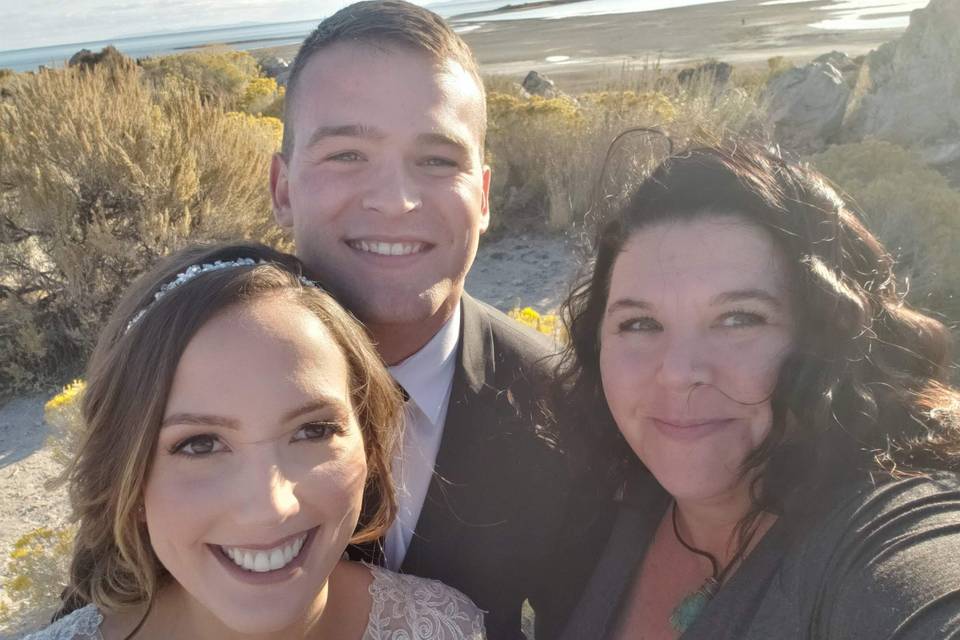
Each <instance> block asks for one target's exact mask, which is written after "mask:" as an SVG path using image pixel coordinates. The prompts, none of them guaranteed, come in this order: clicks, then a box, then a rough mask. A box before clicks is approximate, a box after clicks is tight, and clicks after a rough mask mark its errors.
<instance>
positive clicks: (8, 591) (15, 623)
mask: <svg viewBox="0 0 960 640" xmlns="http://www.w3.org/2000/svg"><path fill="white" fill-rule="evenodd" d="M74 533H75V531H74V528H73V527H71V526H67V527H62V528H58V529H51V528H48V527H40V528H39V529H34V530H33V531H29V532H27V533H26V534H24V535H22V536H21V537H20V538H19V539H18V540H17V541H16V542H15V543H14V545H13V551H11V552H10V555H9V556H8V557H7V562H6V566H5V568H4V569H5V571H4V576H5V577H4V579H3V582H2V587H3V593H4V596H5V598H6V601H5V602H0V624H2V625H3V626H4V627H6V628H7V629H9V630H11V631H17V630H22V629H26V628H29V627H32V626H35V625H37V624H41V623H43V622H44V621H46V620H49V619H50V614H51V613H52V612H53V610H54V609H55V608H56V607H57V605H58V603H59V600H60V592H61V591H62V590H63V587H64V585H65V583H66V579H67V572H68V571H69V564H70V555H71V549H72V546H73V537H74Z"/></svg>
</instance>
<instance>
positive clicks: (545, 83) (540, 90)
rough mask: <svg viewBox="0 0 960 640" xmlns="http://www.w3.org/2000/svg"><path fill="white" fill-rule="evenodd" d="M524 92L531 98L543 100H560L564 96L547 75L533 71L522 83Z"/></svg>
mask: <svg viewBox="0 0 960 640" xmlns="http://www.w3.org/2000/svg"><path fill="white" fill-rule="evenodd" d="M521 86H522V87H523V90H524V91H526V92H527V94H529V95H531V96H540V97H541V98H559V97H560V96H562V95H563V92H561V91H560V90H559V89H557V85H556V84H554V82H553V80H551V79H550V78H548V77H547V76H545V75H542V74H540V73H537V72H536V71H531V72H530V73H528V74H527V77H526V78H524V79H523V82H522V83H521Z"/></svg>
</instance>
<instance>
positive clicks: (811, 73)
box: [764, 62, 850, 153]
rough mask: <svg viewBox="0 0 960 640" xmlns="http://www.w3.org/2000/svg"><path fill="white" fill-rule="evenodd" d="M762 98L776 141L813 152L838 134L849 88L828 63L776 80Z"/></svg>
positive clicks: (816, 63)
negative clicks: (766, 104)
mask: <svg viewBox="0 0 960 640" xmlns="http://www.w3.org/2000/svg"><path fill="white" fill-rule="evenodd" d="M764 97H765V100H766V101H767V103H768V105H769V107H768V113H769V117H770V120H771V122H772V124H773V125H774V133H775V136H776V138H777V141H778V142H780V143H781V144H783V145H784V146H786V147H787V148H789V149H791V150H794V151H798V152H801V153H813V152H817V151H821V150H823V148H824V147H825V146H826V145H827V144H828V143H830V142H831V141H833V140H834V139H835V138H836V137H837V135H838V134H839V133H840V127H841V125H842V124H843V117H844V114H845V113H846V108H847V100H848V99H849V97H850V87H849V85H847V83H846V82H845V81H844V79H843V75H842V74H841V73H840V71H839V70H837V68H836V67H834V66H833V65H832V64H831V63H829V62H813V63H811V64H808V65H807V66H805V67H794V68H792V69H789V70H787V71H785V72H784V73H782V74H780V75H779V76H777V77H775V78H774V79H773V80H771V81H770V83H769V84H768V85H767V87H766V92H765V96H764Z"/></svg>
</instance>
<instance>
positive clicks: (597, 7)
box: [0, 0, 927, 71]
mask: <svg viewBox="0 0 960 640" xmlns="http://www.w3.org/2000/svg"><path fill="white" fill-rule="evenodd" d="M725 1H728V0H643V2H642V3H641V2H638V1H637V0H586V1H585V2H576V3H573V4H567V5H560V6H555V7H544V8H539V9H529V10H525V11H511V12H505V13H500V14H494V15H490V16H484V17H483V18H482V19H474V20H470V19H464V20H456V21H454V26H455V28H456V29H457V30H458V31H460V32H462V33H468V32H469V31H471V30H472V29H474V28H476V26H477V23H478V22H495V21H499V20H520V19H530V18H545V19H562V18H568V17H573V16H584V15H600V14H612V13H632V12H636V11H641V10H642V11H654V10H658V9H668V8H673V7H679V6H686V5H693V4H708V3H711V2H725ZM810 1H812V0H769V2H767V3H765V4H787V3H802V2H810ZM511 3H512V4H520V3H521V0H437V1H435V2H425V3H424V4H425V6H427V7H428V8H430V9H432V10H433V11H435V12H437V13H438V14H440V15H442V16H444V17H446V18H450V17H453V16H457V15H461V14H464V13H474V12H479V11H495V10H496V9H499V8H501V7H503V6H504V5H506V4H511ZM926 4H927V0H835V1H834V3H833V4H832V5H830V6H829V7H823V9H824V11H823V17H822V19H819V20H816V21H815V22H814V23H812V26H815V27H818V28H822V29H829V30H838V29H868V28H875V29H887V28H903V27H905V26H906V25H907V21H908V16H907V12H909V11H910V10H912V9H918V8H921V7H923V6H926ZM321 18H322V16H321V17H318V18H317V19H316V20H306V21H299V22H283V23H269V24H253V25H246V26H231V27H223V28H213V29H203V30H197V31H184V32H176V33H160V34H155V35H147V36H137V37H130V38H114V39H112V40H102V41H95V42H78V43H70V44H62V45H55V46H47V47H36V48H32V49H20V50H14V51H0V68H4V67H5V68H9V69H13V70H15V71H26V70H30V69H36V68H37V67H38V66H40V65H47V66H60V65H63V64H64V63H65V61H66V60H68V59H69V58H70V57H71V56H72V55H73V54H74V53H76V52H77V51H79V50H80V49H90V50H91V51H99V50H100V49H102V48H103V47H105V46H107V45H108V44H112V45H114V46H115V47H117V48H118V49H120V51H122V52H123V53H124V54H126V55H128V56H131V57H134V58H138V57H144V56H151V55H161V54H166V53H175V52H178V51H184V50H187V49H191V48H195V47H198V46H202V45H205V44H217V43H222V44H228V45H230V46H232V47H234V48H237V49H257V48H262V47H272V46H280V45H286V44H296V43H298V42H300V41H302V40H303V38H304V37H306V35H307V34H308V33H310V31H312V30H313V28H314V27H315V26H316V25H317V22H318V21H319V20H320V19H321Z"/></svg>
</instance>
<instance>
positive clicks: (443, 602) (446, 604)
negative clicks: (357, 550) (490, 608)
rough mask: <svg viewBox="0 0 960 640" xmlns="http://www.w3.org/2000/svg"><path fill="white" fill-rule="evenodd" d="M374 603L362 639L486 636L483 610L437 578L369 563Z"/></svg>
mask: <svg viewBox="0 0 960 640" xmlns="http://www.w3.org/2000/svg"><path fill="white" fill-rule="evenodd" d="M368 568H369V569H370V572H371V573H372V574H373V582H372V583H371V584H370V595H371V596H372V598H373V607H372V608H371V609H370V621H369V622H368V624H367V632H366V633H365V634H364V636H363V640H484V639H485V638H486V637H487V636H486V632H485V631H484V627H483V612H482V611H480V609H478V608H477V606H476V605H475V604H473V602H472V601H471V600H470V599H469V598H468V597H466V596H465V595H463V594H462V593H460V592H459V591H457V590H456V589H453V588H451V587H448V586H447V585H445V584H443V583H442V582H438V581H436V580H427V579H425V578H418V577H416V576H408V575H403V574H399V573H393V572H392V571H387V570H385V569H381V568H379V567H373V566H369V565H368Z"/></svg>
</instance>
